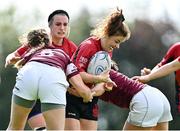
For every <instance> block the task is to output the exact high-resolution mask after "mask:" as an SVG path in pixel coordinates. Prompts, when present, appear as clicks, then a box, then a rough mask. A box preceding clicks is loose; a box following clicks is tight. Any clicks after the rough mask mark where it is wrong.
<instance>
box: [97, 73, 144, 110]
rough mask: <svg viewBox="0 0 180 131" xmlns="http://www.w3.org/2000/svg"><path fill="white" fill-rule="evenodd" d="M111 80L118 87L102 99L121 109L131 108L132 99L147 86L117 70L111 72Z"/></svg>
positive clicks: (105, 94)
mask: <svg viewBox="0 0 180 131" xmlns="http://www.w3.org/2000/svg"><path fill="white" fill-rule="evenodd" d="M110 78H111V80H112V81H114V82H115V83H116V85H117V87H114V88H113V90H112V91H109V92H107V91H106V92H105V93H104V94H103V95H102V96H100V98H101V99H102V100H103V101H106V102H110V103H113V104H115V105H116V106H119V107H121V108H129V104H130V102H131V99H132V97H133V96H134V95H135V94H136V93H138V92H139V91H140V90H141V89H143V87H144V86H145V84H142V83H140V82H138V81H134V80H132V79H130V78H128V77H127V76H125V75H123V74H121V73H119V72H117V71H115V70H111V71H110Z"/></svg>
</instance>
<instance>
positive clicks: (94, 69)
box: [87, 51, 111, 75]
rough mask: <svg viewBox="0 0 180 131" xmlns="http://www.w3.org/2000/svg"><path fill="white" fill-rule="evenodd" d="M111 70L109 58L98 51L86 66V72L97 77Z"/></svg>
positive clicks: (106, 54)
mask: <svg viewBox="0 0 180 131" xmlns="http://www.w3.org/2000/svg"><path fill="white" fill-rule="evenodd" d="M110 69H111V57H110V56H109V54H108V53H107V52H106V51H99V52H97V53H96V54H94V55H93V56H92V57H91V59H90V62H89V64H88V68H87V72H88V73H89V74H93V75H99V74H101V73H102V72H104V71H108V70H110Z"/></svg>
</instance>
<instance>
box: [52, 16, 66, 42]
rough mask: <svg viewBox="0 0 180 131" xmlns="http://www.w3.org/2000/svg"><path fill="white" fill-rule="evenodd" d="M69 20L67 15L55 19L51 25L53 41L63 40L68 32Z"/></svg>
mask: <svg viewBox="0 0 180 131" xmlns="http://www.w3.org/2000/svg"><path fill="white" fill-rule="evenodd" d="M68 24H69V20H68V17H67V16H66V15H62V14H58V15H55V16H54V17H53V22H52V24H51V25H50V30H51V36H52V38H53V39H63V38H64V37H65V36H66V34H67V32H68V26H69V25H68Z"/></svg>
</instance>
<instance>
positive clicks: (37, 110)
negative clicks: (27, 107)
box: [28, 99, 41, 119]
mask: <svg viewBox="0 0 180 131" xmlns="http://www.w3.org/2000/svg"><path fill="white" fill-rule="evenodd" d="M40 113H41V102H40V100H39V99H38V100H37V101H36V104H35V105H34V107H33V108H32V110H31V112H30V113H29V115H28V119H30V118H31V117H33V116H35V115H38V114H40Z"/></svg>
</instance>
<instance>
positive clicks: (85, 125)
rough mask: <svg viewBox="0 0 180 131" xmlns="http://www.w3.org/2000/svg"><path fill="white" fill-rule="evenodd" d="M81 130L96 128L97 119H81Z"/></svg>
mask: <svg viewBox="0 0 180 131" xmlns="http://www.w3.org/2000/svg"><path fill="white" fill-rule="evenodd" d="M80 123H81V130H97V121H94V120H86V119H81V120H80Z"/></svg>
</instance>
